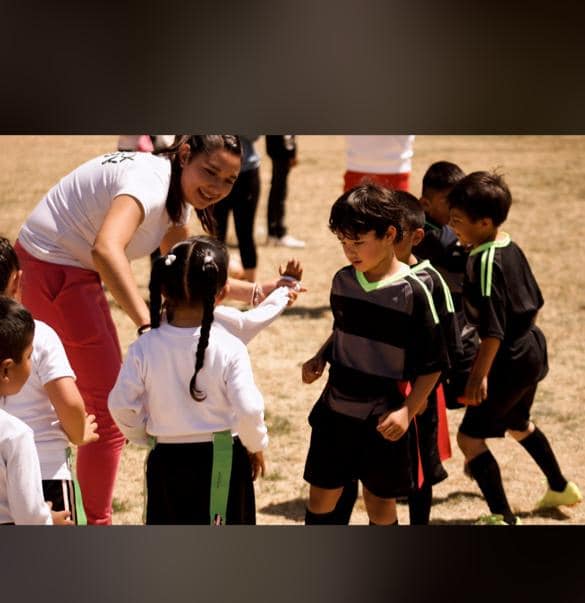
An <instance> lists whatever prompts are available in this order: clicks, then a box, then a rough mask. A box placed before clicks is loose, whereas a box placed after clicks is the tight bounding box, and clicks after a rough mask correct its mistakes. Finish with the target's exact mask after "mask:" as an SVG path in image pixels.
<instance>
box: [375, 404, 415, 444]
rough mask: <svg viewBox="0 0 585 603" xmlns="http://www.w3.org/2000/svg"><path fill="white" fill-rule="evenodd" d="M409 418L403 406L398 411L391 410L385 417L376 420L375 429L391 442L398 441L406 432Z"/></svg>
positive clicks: (406, 409)
mask: <svg viewBox="0 0 585 603" xmlns="http://www.w3.org/2000/svg"><path fill="white" fill-rule="evenodd" d="M409 424H410V417H409V416H408V408H407V407H406V406H403V407H402V408H399V409H398V410H393V411H392V412H388V413H386V414H385V415H382V416H381V417H380V419H379V420H378V427H376V429H377V430H378V431H379V432H380V433H381V434H382V435H383V436H384V437H385V438H386V439H387V440H390V441H391V442H396V441H397V440H399V439H400V438H401V437H402V436H403V435H404V434H405V433H406V431H407V430H408V425H409Z"/></svg>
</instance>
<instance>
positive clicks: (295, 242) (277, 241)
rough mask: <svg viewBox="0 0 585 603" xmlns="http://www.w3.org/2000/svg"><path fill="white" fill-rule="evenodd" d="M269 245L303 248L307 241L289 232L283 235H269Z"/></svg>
mask: <svg viewBox="0 0 585 603" xmlns="http://www.w3.org/2000/svg"><path fill="white" fill-rule="evenodd" d="M268 245H272V246H273V247H288V248H289V249H303V247H305V241H301V240H300V239H295V237H293V236H291V235H288V234H287V235H284V236H283V237H268Z"/></svg>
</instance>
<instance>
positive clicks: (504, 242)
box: [469, 232, 512, 256]
mask: <svg viewBox="0 0 585 603" xmlns="http://www.w3.org/2000/svg"><path fill="white" fill-rule="evenodd" d="M502 234H503V235H504V238H503V239H501V240H499V241H498V240H497V239H496V240H495V241H488V242H487V243H482V244H481V245H478V246H477V247H474V248H473V249H472V250H471V251H470V252H469V255H470V256H472V255H477V254H478V253H481V252H482V251H486V249H491V248H492V247H507V246H508V245H509V244H510V242H511V241H512V237H510V235H509V234H508V233H507V232H502Z"/></svg>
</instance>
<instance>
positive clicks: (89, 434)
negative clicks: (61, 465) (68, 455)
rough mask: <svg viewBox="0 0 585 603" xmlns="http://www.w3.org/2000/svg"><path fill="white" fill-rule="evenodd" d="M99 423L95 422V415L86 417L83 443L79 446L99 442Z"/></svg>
mask: <svg viewBox="0 0 585 603" xmlns="http://www.w3.org/2000/svg"><path fill="white" fill-rule="evenodd" d="M97 427H98V425H97V423H96V422H95V415H88V414H86V415H85V428H84V432H83V442H81V443H80V444H78V445H79V446H83V445H84V444H90V443H91V442H97V440H99V439H100V435H99V433H97Z"/></svg>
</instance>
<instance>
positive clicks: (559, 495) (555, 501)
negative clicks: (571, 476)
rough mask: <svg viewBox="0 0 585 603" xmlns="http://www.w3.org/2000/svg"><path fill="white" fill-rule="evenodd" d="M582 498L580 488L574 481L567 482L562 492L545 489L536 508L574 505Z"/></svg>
mask: <svg viewBox="0 0 585 603" xmlns="http://www.w3.org/2000/svg"><path fill="white" fill-rule="evenodd" d="M582 500H583V495H582V494H581V490H579V488H578V486H577V484H575V483H574V482H567V485H566V486H565V489H564V490H563V491H562V492H557V491H555V490H551V489H550V488H549V489H548V490H547V491H546V493H545V495H544V496H543V497H542V498H541V499H540V500H539V501H538V502H537V503H536V509H537V510H539V509H550V508H552V507H561V506H567V507H570V506H572V505H576V504H578V503H580V502H581V501H582Z"/></svg>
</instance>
